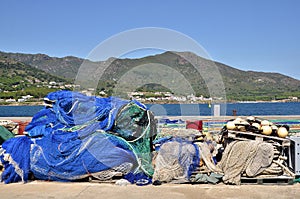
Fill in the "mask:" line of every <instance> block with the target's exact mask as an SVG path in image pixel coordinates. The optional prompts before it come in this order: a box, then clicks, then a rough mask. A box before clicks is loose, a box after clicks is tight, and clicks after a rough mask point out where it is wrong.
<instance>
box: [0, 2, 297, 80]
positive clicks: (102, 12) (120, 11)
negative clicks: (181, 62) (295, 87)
mask: <svg viewBox="0 0 300 199" xmlns="http://www.w3.org/2000/svg"><path fill="white" fill-rule="evenodd" d="M143 27H159V28H167V29H171V30H175V31H178V32H180V33H182V34H185V35H187V36H188V37H190V38H192V39H194V40H195V41H196V42H197V43H198V44H200V45H201V46H202V47H203V48H204V49H205V50H206V51H207V52H208V54H209V55H210V57H211V58H212V59H213V60H216V61H219V62H222V63H225V64H228V65H230V66H232V67H235V68H238V69H242V70H255V71H266V72H279V73H282V74H285V75H289V76H292V77H294V78H297V79H300V69H299V67H300V1H299V0H206V1H201V0H198V1H197V0H195V1H189V0H187V1H175V0H172V1H171V0H170V1H169V0H164V1H162V0H151V1H142V0H136V1H134V0H131V1H130V0H128V1H125V0H123V1H122V0H119V1H116V0H110V1H105V2H104V1H97V0H85V1H84V0H51V1H50V0H49V1H40V0H24V1H17V0H0V51H6V52H21V53H45V54H48V55H50V56H56V57H63V56H68V55H73V56H78V57H82V58H85V57H87V56H88V54H89V52H91V50H92V49H93V48H95V47H96V46H97V45H98V44H99V43H101V42H103V41H104V40H106V39H108V38H110V37H112V36H113V35H116V34H118V33H120V32H123V31H126V30H130V29H134V28H143ZM146 52H147V51H146ZM147 53H149V52H147Z"/></svg>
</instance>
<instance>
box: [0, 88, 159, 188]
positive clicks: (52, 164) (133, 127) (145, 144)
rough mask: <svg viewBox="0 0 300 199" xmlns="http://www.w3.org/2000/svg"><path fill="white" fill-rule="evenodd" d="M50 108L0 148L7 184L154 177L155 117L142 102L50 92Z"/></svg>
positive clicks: (40, 113)
mask: <svg viewBox="0 0 300 199" xmlns="http://www.w3.org/2000/svg"><path fill="white" fill-rule="evenodd" d="M44 102H45V107H44V108H43V109H42V110H41V111H39V112H38V113H37V114H36V115H34V117H33V118H32V121H31V122H30V123H29V125H28V126H27V127H26V129H25V131H26V133H27V136H21V137H15V138H11V139H9V140H7V141H6V142H4V143H3V145H2V147H1V148H0V162H1V163H2V165H3V167H4V171H3V173H2V175H1V181H3V182H4V183H12V182H18V181H22V182H26V181H27V180H28V178H29V176H30V175H31V174H33V176H34V178H36V179H41V180H56V181H74V180H79V179H83V178H87V177H91V176H92V177H94V178H97V179H99V180H105V179H109V178H111V177H113V176H114V175H117V174H121V175H123V176H125V178H126V177H127V178H130V179H129V181H131V182H136V181H138V180H142V181H143V182H145V179H147V180H149V179H150V178H149V177H151V176H152V175H153V172H154V171H153V167H152V165H151V161H152V154H151V150H152V147H151V146H152V140H153V139H154V138H155V135H156V126H155V125H156V123H155V122H154V116H153V114H152V113H151V112H150V111H149V110H147V108H146V106H144V105H143V104H141V103H139V102H137V101H128V100H122V99H119V98H116V97H108V98H98V97H95V96H86V95H83V94H81V93H77V92H71V91H57V92H53V93H49V94H48V95H47V96H46V97H45V99H44Z"/></svg>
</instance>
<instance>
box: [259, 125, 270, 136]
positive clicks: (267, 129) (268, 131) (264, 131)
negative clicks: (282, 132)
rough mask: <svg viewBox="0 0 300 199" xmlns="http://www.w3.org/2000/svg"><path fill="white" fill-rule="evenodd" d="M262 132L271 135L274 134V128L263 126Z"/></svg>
mask: <svg viewBox="0 0 300 199" xmlns="http://www.w3.org/2000/svg"><path fill="white" fill-rule="evenodd" d="M261 129H262V134H264V135H271V134H272V128H271V127H270V126H262V127H261Z"/></svg>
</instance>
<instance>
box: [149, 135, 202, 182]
mask: <svg viewBox="0 0 300 199" xmlns="http://www.w3.org/2000/svg"><path fill="white" fill-rule="evenodd" d="M199 161H200V155H199V149H198V147H197V146H196V145H194V144H192V143H191V142H189V141H186V140H182V139H179V138H177V139H172V140H169V141H167V142H164V143H162V145H161V146H160V148H159V150H158V153H157V155H156V157H155V159H154V162H155V169H154V174H153V181H161V182H173V183H184V182H188V181H189V178H190V176H191V174H192V172H193V171H194V170H195V169H196V168H197V167H198V165H199Z"/></svg>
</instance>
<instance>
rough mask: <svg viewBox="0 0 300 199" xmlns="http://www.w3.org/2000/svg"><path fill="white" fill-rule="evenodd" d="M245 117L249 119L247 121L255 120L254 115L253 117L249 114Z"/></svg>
mask: <svg viewBox="0 0 300 199" xmlns="http://www.w3.org/2000/svg"><path fill="white" fill-rule="evenodd" d="M246 119H247V120H249V121H254V120H255V117H254V116H249V117H247V118H246Z"/></svg>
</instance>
